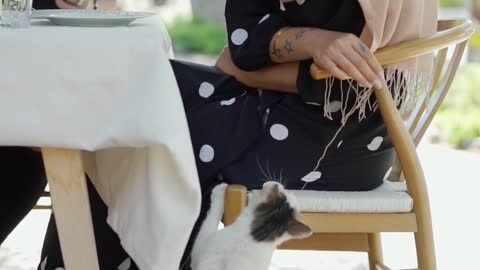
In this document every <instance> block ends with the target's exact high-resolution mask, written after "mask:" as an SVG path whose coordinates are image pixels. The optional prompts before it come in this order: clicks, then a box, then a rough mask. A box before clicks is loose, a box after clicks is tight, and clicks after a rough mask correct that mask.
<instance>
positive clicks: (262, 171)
mask: <svg viewBox="0 0 480 270" xmlns="http://www.w3.org/2000/svg"><path fill="white" fill-rule="evenodd" d="M256 159H257V164H258V168H259V169H260V172H261V173H262V174H263V176H264V177H265V178H266V179H268V175H267V174H266V173H265V170H264V169H263V168H262V164H260V160H259V159H258V155H257V158H256Z"/></svg>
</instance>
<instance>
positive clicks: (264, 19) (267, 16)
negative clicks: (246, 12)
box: [258, 14, 270, 24]
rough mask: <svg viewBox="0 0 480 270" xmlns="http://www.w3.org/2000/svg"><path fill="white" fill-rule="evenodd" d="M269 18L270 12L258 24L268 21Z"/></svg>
mask: <svg viewBox="0 0 480 270" xmlns="http://www.w3.org/2000/svg"><path fill="white" fill-rule="evenodd" d="M268 18H270V14H267V15H265V16H263V18H262V19H261V20H260V21H259V22H258V24H261V23H262V22H264V21H266V20H267V19H268Z"/></svg>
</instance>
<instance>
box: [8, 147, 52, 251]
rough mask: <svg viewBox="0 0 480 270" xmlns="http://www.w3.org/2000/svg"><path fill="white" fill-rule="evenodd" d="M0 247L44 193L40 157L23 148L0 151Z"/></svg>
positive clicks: (9, 148) (44, 181) (44, 182)
mask: <svg viewBox="0 0 480 270" xmlns="http://www.w3.org/2000/svg"><path fill="white" fill-rule="evenodd" d="M0 173H2V179H1V186H2V189H1V190H2V191H3V192H2V194H1V195H0V220H1V222H0V245H1V243H2V242H3V241H4V240H5V239H6V238H7V236H8V235H9V234H10V233H11V232H12V231H13V230H14V229H15V227H16V226H17V225H18V224H19V223H20V221H22V219H23V218H24V217H25V216H26V215H27V214H28V213H29V212H30V210H32V208H33V207H34V206H35V204H36V203H37V201H38V199H39V198H40V195H41V194H42V193H43V192H44V191H45V186H46V183H47V182H46V178H45V170H44V168H43V160H42V154H41V153H38V152H35V151H33V150H31V149H30V148H25V147H0Z"/></svg>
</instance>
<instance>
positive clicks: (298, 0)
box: [297, 0, 305, 6]
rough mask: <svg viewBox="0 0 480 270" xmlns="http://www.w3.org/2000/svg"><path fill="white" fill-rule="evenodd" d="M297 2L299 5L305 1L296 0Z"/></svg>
mask: <svg viewBox="0 0 480 270" xmlns="http://www.w3.org/2000/svg"><path fill="white" fill-rule="evenodd" d="M297 3H298V4H299V5H300V6H301V5H303V4H304V3H305V0H297Z"/></svg>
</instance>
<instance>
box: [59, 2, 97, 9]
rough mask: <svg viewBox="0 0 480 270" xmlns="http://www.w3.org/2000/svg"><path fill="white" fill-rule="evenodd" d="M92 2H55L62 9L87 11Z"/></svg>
mask: <svg viewBox="0 0 480 270" xmlns="http://www.w3.org/2000/svg"><path fill="white" fill-rule="evenodd" d="M91 2H92V0H55V4H57V7H59V8H62V9H87V8H88V7H89V6H90V3H91Z"/></svg>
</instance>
